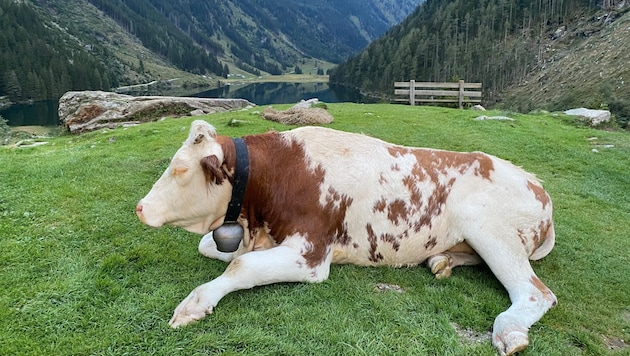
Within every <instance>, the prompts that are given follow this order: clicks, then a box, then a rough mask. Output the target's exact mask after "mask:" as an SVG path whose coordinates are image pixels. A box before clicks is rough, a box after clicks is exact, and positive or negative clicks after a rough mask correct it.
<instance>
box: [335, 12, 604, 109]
mask: <svg viewBox="0 0 630 356" xmlns="http://www.w3.org/2000/svg"><path fill="white" fill-rule="evenodd" d="M590 3H591V2H590V1H587V0H570V1H568V0H567V1H539V2H537V1H517V0H474V1H468V0H450V1H440V0H427V1H425V2H424V3H423V4H422V5H421V6H419V7H418V9H417V10H416V11H415V12H414V13H413V14H411V15H410V16H409V17H408V18H406V19H405V20H404V21H403V22H402V23H401V24H400V25H399V26H396V27H394V28H392V29H391V30H389V31H388V32H387V33H386V34H385V35H384V36H383V37H381V38H379V39H377V40H376V41H374V42H372V43H371V44H370V45H369V46H368V47H367V48H366V49H364V50H363V51H362V52H361V53H359V54H358V55H356V56H355V57H353V58H351V59H350V60H348V61H346V62H344V63H342V64H340V65H339V66H338V67H337V69H335V70H334V71H333V72H332V73H331V76H330V81H331V82H332V83H338V84H343V85H347V86H352V87H359V88H362V89H364V90H369V91H375V92H382V93H387V94H389V95H391V93H392V91H393V87H392V85H393V83H394V82H395V81H408V80H411V79H414V80H417V81H436V82H448V81H450V80H451V79H452V78H454V77H458V78H461V79H463V80H465V81H467V82H482V83H483V84H484V95H485V96H486V99H493V100H496V99H497V98H496V97H494V95H497V94H498V93H500V92H501V91H502V90H503V89H505V88H506V87H508V86H510V85H515V84H517V83H519V81H520V80H522V79H523V78H525V77H526V76H527V75H528V74H529V73H530V72H531V70H532V68H533V67H535V66H536V65H537V60H539V59H540V54H541V53H542V52H543V51H544V50H545V49H544V48H543V47H542V46H543V43H544V40H545V39H546V38H547V35H548V34H547V30H548V29H554V30H555V29H556V28H557V27H558V26H560V25H561V24H565V23H567V22H569V21H571V20H572V19H574V18H575V17H576V16H577V15H579V14H580V13H581V12H582V11H584V9H585V8H587V7H588V6H589V4H590ZM554 26H555V27H554Z"/></svg>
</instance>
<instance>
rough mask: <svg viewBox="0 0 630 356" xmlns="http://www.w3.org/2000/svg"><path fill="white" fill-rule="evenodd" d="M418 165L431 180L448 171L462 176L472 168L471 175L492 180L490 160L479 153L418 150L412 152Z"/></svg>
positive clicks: (492, 165) (491, 163)
mask: <svg viewBox="0 0 630 356" xmlns="http://www.w3.org/2000/svg"><path fill="white" fill-rule="evenodd" d="M413 152H414V154H415V156H416V159H417V161H418V163H419V164H420V165H421V166H422V167H424V168H425V169H426V170H427V172H428V173H429V174H430V175H431V177H432V178H435V177H436V174H435V173H441V174H446V173H447V172H448V170H449V169H454V170H456V171H457V172H458V173H459V174H460V175H463V174H464V173H466V171H468V170H469V169H470V167H474V171H473V174H474V175H475V176H479V177H481V178H483V179H487V180H492V179H491V175H492V172H493V171H494V163H493V162H492V159H491V158H490V157H489V156H488V155H486V154H484V153H481V152H471V153H465V152H451V151H441V150H429V149H418V150H415V151H413Z"/></svg>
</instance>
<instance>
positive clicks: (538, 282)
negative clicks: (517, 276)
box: [529, 276, 557, 306]
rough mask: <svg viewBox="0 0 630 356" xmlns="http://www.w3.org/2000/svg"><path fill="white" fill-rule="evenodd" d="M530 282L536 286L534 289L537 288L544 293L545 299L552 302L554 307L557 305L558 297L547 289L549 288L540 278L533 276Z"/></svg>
mask: <svg viewBox="0 0 630 356" xmlns="http://www.w3.org/2000/svg"><path fill="white" fill-rule="evenodd" d="M529 281H530V282H531V283H532V284H533V285H534V287H536V289H538V290H539V291H540V292H541V293H542V295H543V298H545V299H547V300H548V301H550V302H552V306H555V305H556V303H557V300H556V297H555V296H554V295H553V293H552V292H551V290H550V289H549V288H547V286H546V285H545V284H544V283H543V282H542V281H541V280H540V279H539V278H538V277H536V276H532V277H531V278H530V279H529Z"/></svg>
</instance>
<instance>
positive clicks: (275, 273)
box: [169, 244, 332, 328]
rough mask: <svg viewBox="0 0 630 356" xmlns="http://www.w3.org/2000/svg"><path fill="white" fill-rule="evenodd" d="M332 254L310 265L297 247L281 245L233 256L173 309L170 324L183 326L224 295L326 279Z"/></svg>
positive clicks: (209, 310)
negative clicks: (212, 276)
mask: <svg viewBox="0 0 630 356" xmlns="http://www.w3.org/2000/svg"><path fill="white" fill-rule="evenodd" d="M331 258H332V253H331V252H330V251H329V252H328V254H327V257H326V259H325V260H324V261H322V262H321V263H320V264H319V265H317V266H315V267H309V266H308V264H307V261H306V260H305V259H304V257H303V256H302V255H301V253H300V248H299V247H298V246H289V245H284V244H283V245H280V246H277V247H274V248H271V249H269V250H263V251H253V252H249V253H246V254H243V255H241V256H238V257H236V258H235V259H234V260H233V261H232V262H231V263H230V264H229V265H228V267H227V269H226V270H225V272H223V274H222V275H221V276H219V277H218V278H216V279H214V280H212V281H210V282H208V283H206V284H202V285H200V286H199V287H197V288H195V289H194V290H193V291H192V292H191V293H190V294H189V295H188V297H186V299H184V300H183V301H182V302H181V303H180V304H179V306H177V308H176V309H175V312H174V313H173V317H172V318H171V320H170V322H169V324H170V326H171V327H173V328H176V327H178V326H182V325H186V324H188V323H190V322H192V321H195V320H199V319H202V318H203V317H204V316H206V314H210V313H212V310H213V308H214V307H215V306H216V305H217V303H218V302H219V300H221V298H223V297H224V296H225V295H226V294H228V293H230V292H233V291H237V290H241V289H249V288H253V287H255V286H261V285H266V284H271V283H277V282H321V281H323V280H325V279H326V278H328V273H329V271H330V262H331Z"/></svg>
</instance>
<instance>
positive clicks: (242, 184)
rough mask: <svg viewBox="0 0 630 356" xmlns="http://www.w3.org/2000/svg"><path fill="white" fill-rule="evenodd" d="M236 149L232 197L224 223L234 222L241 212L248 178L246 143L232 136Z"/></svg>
mask: <svg viewBox="0 0 630 356" xmlns="http://www.w3.org/2000/svg"><path fill="white" fill-rule="evenodd" d="M232 141H234V148H235V149H236V168H235V169H234V183H232V199H230V203H229V204H228V208H227V213H226V214H225V221H224V223H235V222H236V220H237V219H238V216H239V215H240V213H241V205H243V197H244V196H245V188H247V180H248V179H249V153H248V152H247V144H245V140H243V139H242V138H233V139H232Z"/></svg>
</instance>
